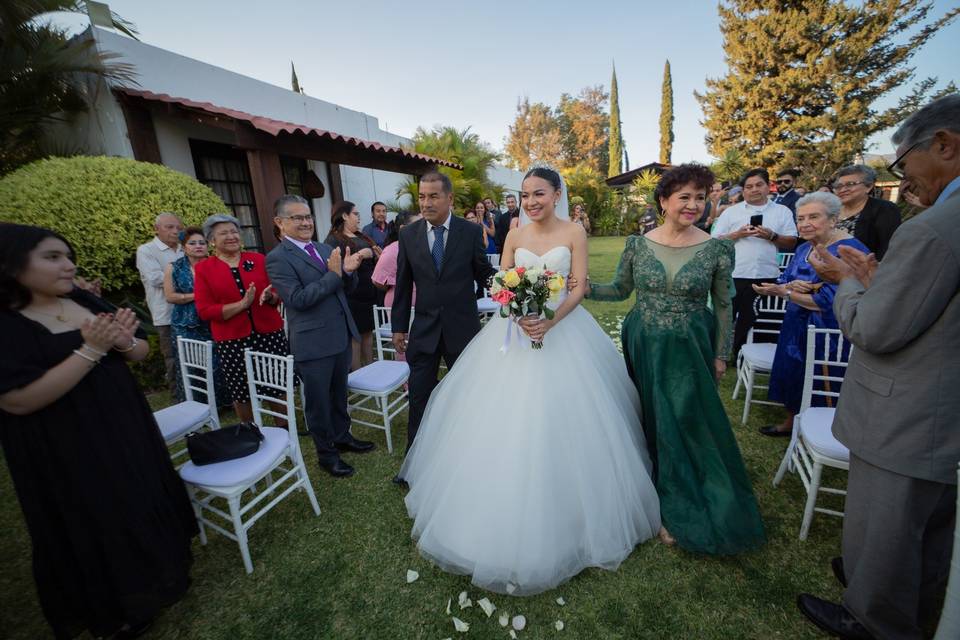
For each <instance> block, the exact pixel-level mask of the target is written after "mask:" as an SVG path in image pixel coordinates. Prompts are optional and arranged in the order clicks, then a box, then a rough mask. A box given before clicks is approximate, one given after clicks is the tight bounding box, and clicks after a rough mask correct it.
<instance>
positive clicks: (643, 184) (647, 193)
mask: <svg viewBox="0 0 960 640" xmlns="http://www.w3.org/2000/svg"><path fill="white" fill-rule="evenodd" d="M659 183H660V174H659V173H657V172H656V171H654V170H653V169H646V170H644V171H641V172H640V175H638V176H637V177H636V178H634V179H633V183H632V184H631V186H632V187H633V195H635V196H639V197H640V198H642V199H643V203H644V204H651V205H652V204H653V191H654V189H656V188H657V185H658V184H659Z"/></svg>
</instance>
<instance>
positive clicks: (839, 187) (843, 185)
mask: <svg viewBox="0 0 960 640" xmlns="http://www.w3.org/2000/svg"><path fill="white" fill-rule="evenodd" d="M858 184H867V183H866V182H864V181H863V180H858V181H857V182H834V183H833V190H834V191H843V190H845V189H853V188H854V187H855V186H857V185H858Z"/></svg>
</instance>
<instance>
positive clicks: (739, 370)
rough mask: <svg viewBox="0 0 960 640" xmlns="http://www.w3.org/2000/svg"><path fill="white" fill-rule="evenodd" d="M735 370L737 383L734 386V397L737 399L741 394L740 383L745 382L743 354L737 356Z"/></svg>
mask: <svg viewBox="0 0 960 640" xmlns="http://www.w3.org/2000/svg"><path fill="white" fill-rule="evenodd" d="M734 370H735V371H736V372H737V384H736V386H735V387H734V388H733V399H734V400H736V399H737V396H738V395H740V385H742V384H743V377H742V376H743V358H742V356H737V365H736V367H734Z"/></svg>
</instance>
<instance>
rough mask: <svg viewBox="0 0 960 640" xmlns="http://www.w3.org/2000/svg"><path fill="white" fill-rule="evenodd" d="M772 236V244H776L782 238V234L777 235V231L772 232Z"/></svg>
mask: <svg viewBox="0 0 960 640" xmlns="http://www.w3.org/2000/svg"><path fill="white" fill-rule="evenodd" d="M770 234H771V235H770V242H776V241H777V238H779V237H780V234H779V233H777V232H776V231H771V232H770Z"/></svg>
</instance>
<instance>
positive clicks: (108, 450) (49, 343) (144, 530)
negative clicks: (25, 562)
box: [0, 224, 197, 638]
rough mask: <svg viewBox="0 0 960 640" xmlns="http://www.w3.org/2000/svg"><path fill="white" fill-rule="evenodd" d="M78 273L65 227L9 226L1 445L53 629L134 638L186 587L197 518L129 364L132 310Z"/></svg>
mask: <svg viewBox="0 0 960 640" xmlns="http://www.w3.org/2000/svg"><path fill="white" fill-rule="evenodd" d="M75 274H76V267H75V266H74V264H73V255H72V250H71V248H70V245H69V244H68V243H67V242H66V240H64V239H63V238H62V237H60V236H59V235H57V234H56V233H54V232H52V231H49V230H47V229H41V228H39V227H29V226H24V225H12V224H3V225H0V353H2V354H3V358H2V360H0V442H2V443H3V450H4V455H5V457H6V461H7V465H8V467H9V469H10V475H11V477H12V478H13V483H14V486H15V487H16V491H17V497H18V498H19V500H20V506H21V508H22V509H23V514H24V518H25V520H26V524H27V529H28V530H29V532H30V538H31V540H32V543H33V571H34V578H35V580H36V586H37V593H38V595H39V599H40V605H41V607H42V609H43V613H44V615H45V616H46V618H47V621H48V622H49V623H50V626H51V627H52V628H53V632H54V635H55V636H56V637H57V638H73V637H76V636H77V635H79V634H80V633H82V632H83V631H84V630H89V631H90V633H92V634H93V635H94V636H108V635H111V634H116V635H115V636H114V637H120V638H129V637H135V636H136V635H139V634H140V633H142V632H143V631H145V630H146V628H147V627H149V625H150V622H151V620H152V619H153V618H154V617H155V616H156V615H157V614H158V613H159V612H160V610H161V609H162V608H163V607H166V606H169V605H170V604H172V603H174V602H176V601H177V600H179V599H180V598H181V597H182V596H183V594H184V593H185V592H186V590H187V586H188V585H189V583H190V578H189V569H190V563H191V554H190V539H191V538H192V537H193V536H194V535H195V534H196V533H197V524H196V520H195V519H194V516H193V511H192V509H191V507H190V502H189V499H188V498H187V494H186V491H185V489H184V487H183V483H182V482H181V481H180V478H179V477H178V476H177V474H176V472H175V471H174V469H173V465H172V464H171V463H170V457H169V454H168V452H167V449H166V446H165V445H164V442H163V438H162V437H161V435H160V431H159V429H158V428H157V425H156V422H155V421H154V419H153V413H152V411H151V410H150V406H149V405H148V404H147V401H146V399H145V398H144V396H143V394H142V393H141V392H140V390H139V389H138V388H137V384H136V381H135V380H134V377H133V375H132V374H131V373H130V370H129V369H128V368H127V364H126V362H125V361H127V360H131V361H133V360H141V359H143V358H144V357H146V355H147V351H148V346H147V343H146V341H145V340H140V339H137V337H136V335H135V334H136V331H137V327H138V321H137V319H136V316H135V315H134V314H133V312H131V311H130V310H129V309H119V310H117V311H116V312H115V313H107V312H105V311H106V306H105V305H106V303H104V302H103V301H102V300H99V299H98V298H96V297H95V296H93V295H92V294H89V293H87V292H85V291H81V290H79V289H74V288H73V283H72V281H73V277H74V275H75Z"/></svg>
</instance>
